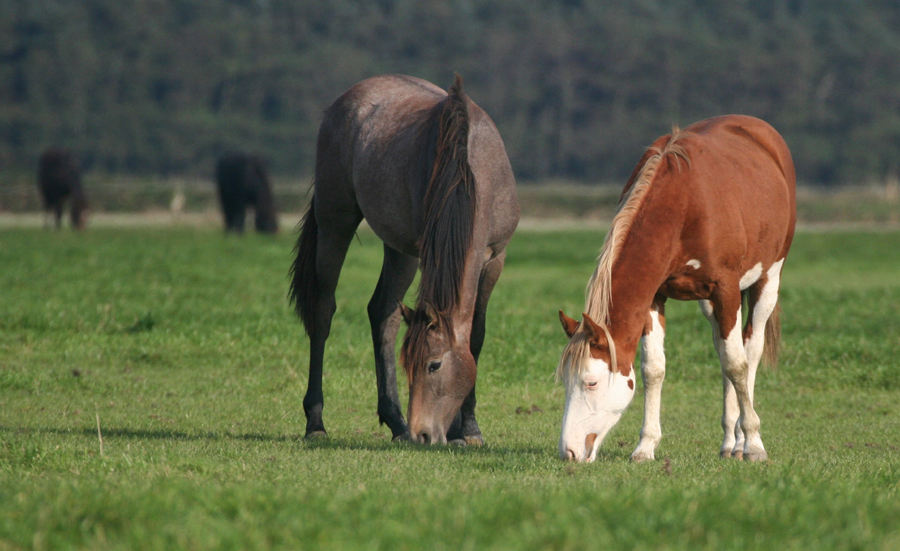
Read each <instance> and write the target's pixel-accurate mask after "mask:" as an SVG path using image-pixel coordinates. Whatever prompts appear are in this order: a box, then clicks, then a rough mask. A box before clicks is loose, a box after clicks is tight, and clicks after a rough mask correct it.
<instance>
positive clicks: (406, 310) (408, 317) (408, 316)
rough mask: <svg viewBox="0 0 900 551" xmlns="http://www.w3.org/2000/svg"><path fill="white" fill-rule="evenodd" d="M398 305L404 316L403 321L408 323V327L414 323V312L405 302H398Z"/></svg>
mask: <svg viewBox="0 0 900 551" xmlns="http://www.w3.org/2000/svg"><path fill="white" fill-rule="evenodd" d="M397 304H399V305H400V315H401V316H403V321H404V322H406V325H409V324H411V323H412V319H413V313H414V312H413V310H412V308H410V307H409V306H407V305H405V304H403V301H400V300H398V301H397Z"/></svg>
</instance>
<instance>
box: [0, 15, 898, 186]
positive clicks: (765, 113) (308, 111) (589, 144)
mask: <svg viewBox="0 0 900 551" xmlns="http://www.w3.org/2000/svg"><path fill="white" fill-rule="evenodd" d="M898 60H900V5H898V4H897V2H896V1H894V0H735V1H733V2H720V1H718V0H633V1H620V0H446V1H441V2H420V1H416V0H327V1H319V0H301V1H297V0H218V1H205V0H204V1H201V0H81V1H77V2H76V1H74V0H6V1H4V2H0V170H3V171H16V170H18V171H25V170H31V169H33V167H34V165H35V162H36V159H37V156H38V155H39V153H40V152H41V151H42V150H43V149H45V148H46V147H47V146H49V145H51V144H56V145H61V146H65V147H68V148H71V149H73V150H75V151H77V152H79V154H80V156H81V158H82V162H83V164H84V165H85V167H86V168H87V169H91V170H99V171H108V172H114V173H129V174H163V175H170V174H193V175H210V174H211V172H212V166H213V163H214V160H215V158H217V157H218V156H219V154H221V153H222V152H223V151H226V150H232V149H242V150H251V151H256V152H259V153H262V154H264V156H265V157H266V159H267V161H268V162H269V165H270V167H271V168H272V171H273V172H275V173H277V174H280V175H308V174H310V173H311V172H312V163H313V155H314V147H315V135H316V128H317V126H318V123H319V121H320V120H321V114H322V111H323V110H324V109H325V107H327V106H328V105H329V104H330V103H331V102H332V101H333V100H334V99H335V98H336V97H337V96H338V95H339V94H340V93H341V92H343V91H344V90H345V89H346V88H347V87H348V86H350V85H351V84H353V83H354V82H356V81H358V80H360V79H363V78H365V77H368V76H372V75H376V74H381V73H387V72H399V73H406V74H412V75H415V76H419V77H422V78H425V79H427V80H431V81H433V82H435V83H437V84H438V85H441V86H444V87H446V86H448V85H449V84H450V83H451V82H452V79H453V73H454V72H455V71H456V72H459V73H460V74H462V75H463V77H464V78H465V83H466V90H467V91H468V93H469V94H470V95H471V96H472V97H473V99H475V101H477V102H478V103H479V104H480V105H481V106H482V107H484V108H485V110H487V111H488V113H490V114H491V116H492V117H493V118H494V120H495V121H496V123H497V126H498V127H499V128H500V131H501V133H502V134H503V137H504V139H505V141H506V145H507V148H508V151H509V155H510V159H511V161H512V164H513V167H514V168H515V170H516V172H517V175H518V177H519V178H520V179H523V180H543V179H548V178H571V179H580V180H584V181H588V182H596V181H621V180H623V179H624V178H625V177H627V174H628V173H629V172H630V169H631V168H632V166H633V164H634V163H635V162H636V160H637V158H638V156H639V155H640V152H641V149H642V147H644V146H645V145H647V144H649V143H650V142H651V141H652V140H653V139H654V138H655V137H656V136H658V135H660V134H662V133H665V132H667V131H668V130H669V129H670V128H671V125H672V124H673V123H678V124H681V125H687V124H689V123H691V122H694V121H696V120H699V119H701V118H706V117H709V116H714V115H719V114H724V113H744V114H750V115H755V116H759V117H761V118H763V119H766V120H767V121H769V122H771V123H772V124H773V125H774V126H775V127H776V128H777V129H778V130H780V131H781V132H782V134H784V136H785V138H786V139H787V141H788V143H789V145H790V146H791V148H792V151H793V153H794V156H795V161H796V164H797V168H798V174H799V177H800V179H801V180H803V181H806V182H811V183H817V184H826V185H827V184H844V183H859V182H866V181H880V180H883V179H884V178H885V177H886V175H887V174H889V173H891V172H893V171H896V169H897V159H898V158H900V155H898V154H900V62H898Z"/></svg>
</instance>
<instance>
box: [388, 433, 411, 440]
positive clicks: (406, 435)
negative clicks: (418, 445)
mask: <svg viewBox="0 0 900 551" xmlns="http://www.w3.org/2000/svg"><path fill="white" fill-rule="evenodd" d="M391 442H412V438H410V437H409V433H408V432H404V433H403V434H398V435H397V436H395V437H393V438H391Z"/></svg>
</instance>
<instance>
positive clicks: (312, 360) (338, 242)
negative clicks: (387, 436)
mask: <svg viewBox="0 0 900 551" xmlns="http://www.w3.org/2000/svg"><path fill="white" fill-rule="evenodd" d="M312 214H313V213H310V215H312ZM316 218H317V220H318V219H319V216H316ZM322 218H325V219H328V218H329V217H327V216H323V217H322ZM354 218H355V220H354V219H346V220H344V221H343V223H336V221H334V220H332V221H331V222H332V223H330V224H327V225H320V226H319V230H318V236H317V246H316V285H317V288H316V295H317V297H316V307H315V324H314V329H313V330H312V331H310V335H309V341H310V347H309V383H308V385H309V386H308V387H307V389H306V396H304V397H303V411H304V412H305V413H306V436H307V437H312V436H317V435H324V434H325V424H324V423H323V421H322V409H323V408H324V405H325V401H324V397H323V394H322V364H323V361H324V357H325V341H326V340H327V339H328V335H329V334H330V333H331V318H332V317H333V316H334V312H335V310H336V309H337V305H336V303H335V300H334V291H335V289H336V288H337V282H338V276H340V274H341V267H342V266H343V264H344V258H345V257H346V256H347V249H348V248H349V247H350V242H351V241H352V240H353V234H354V233H355V232H356V227H357V226H358V225H359V222H360V221H362V213H358V214H357V215H356V216H354Z"/></svg>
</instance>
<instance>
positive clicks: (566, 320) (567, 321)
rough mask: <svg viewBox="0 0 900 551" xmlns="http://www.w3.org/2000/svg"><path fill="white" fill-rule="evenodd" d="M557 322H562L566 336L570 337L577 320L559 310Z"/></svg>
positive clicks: (576, 325)
mask: <svg viewBox="0 0 900 551" xmlns="http://www.w3.org/2000/svg"><path fill="white" fill-rule="evenodd" d="M559 322H560V323H561V324H562V328H563V331H565V332H566V336H567V337H569V338H570V339H571V338H572V335H574V334H575V329H576V328H577V327H578V322H577V321H575V320H573V319H572V318H570V317H569V316H567V315H565V314H564V313H563V311H562V310H560V311H559Z"/></svg>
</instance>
